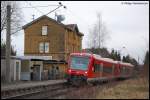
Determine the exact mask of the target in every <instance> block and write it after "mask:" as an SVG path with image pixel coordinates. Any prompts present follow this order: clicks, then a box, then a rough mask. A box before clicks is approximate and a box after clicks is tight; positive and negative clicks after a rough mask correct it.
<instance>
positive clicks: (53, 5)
mask: <svg viewBox="0 0 150 100" xmlns="http://www.w3.org/2000/svg"><path fill="white" fill-rule="evenodd" d="M49 6H59V5H47V6H32V7H21V8H15V9H23V8H38V7H49ZM12 9H13V8H12Z"/></svg>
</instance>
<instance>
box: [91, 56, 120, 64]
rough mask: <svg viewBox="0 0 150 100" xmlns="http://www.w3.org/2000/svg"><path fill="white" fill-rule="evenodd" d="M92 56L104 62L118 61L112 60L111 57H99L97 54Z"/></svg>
mask: <svg viewBox="0 0 150 100" xmlns="http://www.w3.org/2000/svg"><path fill="white" fill-rule="evenodd" d="M93 57H94V58H96V59H98V60H102V61H105V62H111V63H116V64H117V63H118V62H117V61H114V60H113V59H111V58H103V57H101V56H99V55H96V54H93Z"/></svg>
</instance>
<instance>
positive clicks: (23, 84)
mask: <svg viewBox="0 0 150 100" xmlns="http://www.w3.org/2000/svg"><path fill="white" fill-rule="evenodd" d="M65 82H66V80H65V79H63V80H42V81H18V82H12V83H9V84H1V92H2V91H8V90H16V89H23V88H32V87H37V86H47V85H53V84H61V83H65Z"/></svg>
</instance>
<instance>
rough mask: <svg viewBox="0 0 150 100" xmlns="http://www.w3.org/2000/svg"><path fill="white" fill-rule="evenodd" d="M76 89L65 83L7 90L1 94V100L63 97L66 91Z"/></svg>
mask: <svg viewBox="0 0 150 100" xmlns="http://www.w3.org/2000/svg"><path fill="white" fill-rule="evenodd" d="M74 89H76V88H75V87H72V86H68V85H67V84H66V83H61V84H53V85H47V86H38V87H32V88H25V89H20V90H19V89H17V90H9V91H3V92H1V95H2V99H43V98H45V99H46V98H54V97H58V96H61V95H64V94H65V93H67V92H68V91H70V90H71V91H72V90H74Z"/></svg>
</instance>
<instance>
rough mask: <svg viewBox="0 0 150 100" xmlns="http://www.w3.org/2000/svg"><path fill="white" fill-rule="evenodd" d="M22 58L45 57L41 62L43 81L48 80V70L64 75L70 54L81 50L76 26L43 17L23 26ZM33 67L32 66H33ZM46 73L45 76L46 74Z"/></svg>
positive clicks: (79, 36)
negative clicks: (48, 58) (55, 70)
mask: <svg viewBox="0 0 150 100" xmlns="http://www.w3.org/2000/svg"><path fill="white" fill-rule="evenodd" d="M23 29H24V56H39V57H40V56H47V57H51V60H46V61H45V60H43V70H42V71H43V72H42V73H43V75H44V76H47V78H44V79H50V77H51V74H49V72H50V70H52V69H53V68H54V69H57V70H59V72H60V73H62V74H64V73H65V71H66V69H67V67H68V66H67V61H68V57H69V55H70V53H72V52H80V51H81V50H82V37H83V36H84V35H83V33H81V32H80V31H79V29H78V26H77V24H67V25H64V24H63V23H61V22H59V21H57V20H54V19H52V18H50V17H48V16H46V15H43V16H41V17H39V18H37V19H35V20H33V21H31V22H29V23H28V24H26V25H24V26H23ZM33 66H34V65H33ZM46 73H47V74H46Z"/></svg>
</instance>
